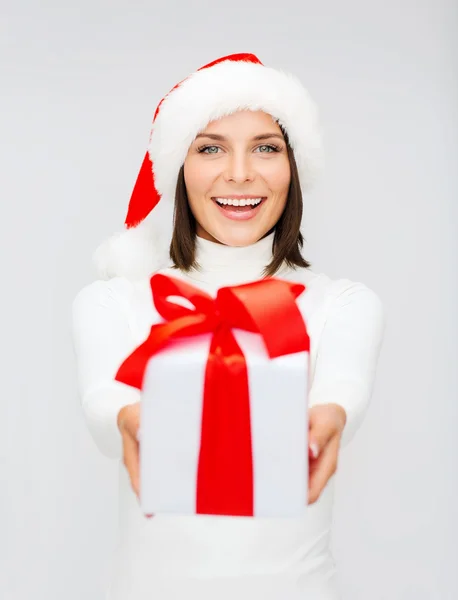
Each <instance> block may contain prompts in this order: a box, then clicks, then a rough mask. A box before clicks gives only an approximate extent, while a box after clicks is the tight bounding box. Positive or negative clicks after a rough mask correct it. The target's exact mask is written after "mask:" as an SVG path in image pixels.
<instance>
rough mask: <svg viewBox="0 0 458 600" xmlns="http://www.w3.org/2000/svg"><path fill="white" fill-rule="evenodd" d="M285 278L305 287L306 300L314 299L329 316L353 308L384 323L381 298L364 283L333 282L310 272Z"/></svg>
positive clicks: (297, 272) (291, 272)
mask: <svg viewBox="0 0 458 600" xmlns="http://www.w3.org/2000/svg"><path fill="white" fill-rule="evenodd" d="M283 277H284V278H285V279H289V280H292V281H297V282H298V283H302V284H304V285H305V288H306V293H305V294H304V298H308V299H309V301H310V299H312V300H313V303H314V304H315V305H318V306H319V307H320V308H321V309H322V310H323V311H324V312H325V313H333V312H334V311H336V310H338V309H339V308H340V307H344V306H350V305H351V306H354V307H355V310H358V309H361V311H363V312H364V311H366V312H368V313H371V314H372V315H374V316H376V317H377V318H379V319H381V320H384V305H383V303H382V300H381V298H380V296H379V295H378V294H377V293H376V292H375V291H374V290H373V289H372V288H370V287H369V286H368V285H366V284H365V283H363V282H361V281H354V280H351V279H348V278H337V279H333V278H331V277H329V276H328V275H326V274H325V273H318V272H314V271H312V270H310V269H295V270H293V269H291V270H288V272H286V273H284V274H283Z"/></svg>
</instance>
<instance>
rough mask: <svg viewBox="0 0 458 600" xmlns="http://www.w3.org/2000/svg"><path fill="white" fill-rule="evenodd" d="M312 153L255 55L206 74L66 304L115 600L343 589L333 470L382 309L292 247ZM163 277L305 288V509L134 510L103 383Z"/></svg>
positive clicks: (181, 93) (280, 85)
mask: <svg viewBox="0 0 458 600" xmlns="http://www.w3.org/2000/svg"><path fill="white" fill-rule="evenodd" d="M321 162H322V151H321V136H320V131H319V125H318V119H317V111H316V108H315V105H314V104H313V102H312V100H311V99H310V97H309V95H308V93H307V92H306V90H305V89H304V88H303V87H302V85H301V83H300V82H299V81H298V80H297V79H296V78H294V77H293V76H291V75H288V74H285V73H283V72H279V71H276V70H274V69H270V68H267V67H265V66H264V65H262V63H260V61H259V60H258V59H257V58H256V57H255V56H253V55H251V54H238V55H232V56H228V57H223V58H221V59H218V60H217V61H214V62H213V63H210V64H209V65H206V66H205V67H202V69H199V70H198V71H197V72H195V73H193V74H192V75H191V76H190V77H188V78H187V79H185V80H184V81H182V82H181V83H180V84H178V85H177V86H175V88H173V90H172V91H171V92H170V93H169V94H168V95H167V96H166V97H165V98H164V99H163V100H162V102H161V103H160V104H159V106H158V109H157V110H156V114H155V117H154V123H153V130H152V134H151V138H150V145H149V148H148V153H147V155H146V157H145V160H144V162H143V165H142V168H141V171H140V174H139V177H138V180H137V183H136V186H135V188H134V191H133V194H132V198H131V201H130V204H129V210H128V214H127V217H126V225H127V231H124V232H123V233H121V234H117V235H115V236H114V237H113V238H111V239H110V240H108V241H107V242H105V243H104V244H103V245H102V246H101V247H100V248H99V249H98V251H97V252H96V255H95V260H96V264H97V267H98V268H99V272H100V274H101V279H99V280H97V281H95V282H93V283H91V284H90V285H88V286H86V287H85V288H83V289H82V290H81V291H80V293H79V294H78V295H77V297H76V299H75V301H74V304H73V335H74V344H75V350H76V357H77V365H78V375H79V381H80V389H81V397H82V406H83V410H84V414H85V417H86V419H87V423H88V427H89V429H90V431H91V433H92V435H93V437H94V440H95V442H96V443H97V445H98V446H99V448H100V450H101V451H102V452H103V453H104V454H105V455H106V456H109V457H113V458H116V459H118V460H119V462H120V487H119V493H120V538H119V543H118V547H117V555H116V560H115V564H114V567H113V576H112V580H111V586H110V592H109V596H108V597H109V598H111V599H112V600H141V599H146V598H154V599H156V598H157V599H160V600H165V599H168V598H181V597H182V596H185V595H186V596H187V597H191V598H193V597H194V596H195V597H196V598H197V597H199V598H200V599H202V598H212V600H213V599H214V598H218V599H222V598H234V597H235V596H237V597H238V598H239V599H245V598H247V599H248V598H249V599H252V598H256V599H258V598H259V599H262V600H266V599H268V598H271V599H272V600H274V599H275V600H277V599H278V600H280V599H281V600H294V599H298V598H303V599H305V598H307V599H308V598H310V599H311V598H313V600H335V599H337V598H338V597H339V595H338V590H337V584H336V577H335V567H334V561H333V558H332V555H331V552H330V533H331V516H332V515H331V512H332V498H333V477H332V476H333V474H334V473H335V471H336V467H337V462H338V454H339V449H340V448H341V447H342V445H344V444H346V443H348V441H349V440H350V439H351V438H352V437H353V435H354V433H355V431H356V430H357V428H358V427H359V425H360V423H361V421H362V418H363V415H364V412H365V409H366V406H367V403H368V401H369V398H370V395H371V390H372V385H373V381H374V376H375V369H376V364H377V360H378V355H379V351H380V346H381V341H382V335H383V327H384V318H383V311H382V306H381V303H380V300H379V298H378V296H377V295H376V294H375V293H374V292H373V291H372V290H370V289H369V288H368V287H366V286H365V285H364V284H362V283H357V282H352V281H349V280H347V279H337V280H331V279H330V278H329V277H327V276H326V275H324V274H323V273H314V272H313V271H312V270H311V269H310V263H308V262H307V261H306V260H305V259H304V258H303V256H302V254H301V248H302V243H303V238H302V235H301V232H300V226H301V217H302V193H303V192H305V191H308V190H309V189H310V188H311V186H312V184H313V182H314V180H315V177H316V175H317V173H318V171H319V169H320V166H321ZM173 211H175V214H174V218H173ZM158 270H160V271H161V272H162V273H165V274H168V275H171V276H173V277H179V278H182V279H184V280H186V281H188V282H190V283H192V284H193V285H197V286H199V287H201V288H202V289H204V290H205V291H207V292H210V293H212V294H214V293H215V292H216V290H217V289H218V288H219V287H221V286H225V285H233V284H240V283H245V282H248V281H253V280H256V279H259V278H261V277H264V276H272V275H275V277H277V278H284V279H287V280H289V281H299V282H302V283H303V284H305V286H306V292H305V293H304V295H303V296H304V297H303V300H302V301H301V304H300V308H301V311H302V312H303V315H304V317H305V318H306V322H307V328H308V332H309V335H310V341H311V349H310V361H311V362H310V364H311V372H310V388H309V395H308V398H309V440H310V448H309V459H310V476H309V505H308V506H307V507H304V515H303V517H301V518H299V519H287V520H284V519H278V520H277V519H256V518H254V519H253V518H244V517H208V516H205V515H198V516H173V517H172V516H169V515H167V516H164V515H156V516H154V517H153V518H150V519H146V518H145V516H144V515H143V514H142V513H141V510H140V507H139V504H138V490H139V475H138V473H139V469H138V452H139V439H140V436H139V424H140V423H139V420H140V417H139V415H140V411H139V407H140V404H139V402H140V392H139V391H138V390H136V389H134V388H131V387H128V386H126V385H124V384H122V383H120V382H117V381H115V380H114V376H115V373H116V371H117V369H118V367H119V366H120V364H121V363H122V362H123V360H124V359H125V357H126V356H127V355H128V354H129V353H130V352H131V351H132V350H133V349H134V348H136V347H137V346H138V345H139V344H140V343H141V342H143V341H144V340H145V338H146V337H147V336H148V333H149V330H150V327H151V324H152V323H154V322H158V321H160V317H159V315H158V314H157V313H156V312H155V309H154V306H153V304H152V299H151V289H150V286H149V279H150V277H151V275H152V274H153V273H154V272H157V271H158ZM140 443H141V442H140Z"/></svg>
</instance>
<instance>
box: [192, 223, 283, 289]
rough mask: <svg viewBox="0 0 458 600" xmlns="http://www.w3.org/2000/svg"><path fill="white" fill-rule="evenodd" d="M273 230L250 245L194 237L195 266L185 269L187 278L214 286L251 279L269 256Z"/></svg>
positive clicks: (266, 261) (270, 254) (255, 276)
mask: <svg viewBox="0 0 458 600" xmlns="http://www.w3.org/2000/svg"><path fill="white" fill-rule="evenodd" d="M274 235H275V234H274V232H272V233H270V234H269V235H268V236H266V237H264V238H262V239H260V240H258V241H257V242H255V243H254V244H251V245H250V246H243V247H234V246H226V245H225V244H218V243H216V242H210V241H209V240H205V239H203V238H201V237H196V261H197V263H198V265H199V268H198V269H193V270H192V271H190V272H188V273H187V276H188V277H189V278H190V279H193V280H195V281H199V282H201V283H204V284H208V285H211V286H215V287H221V286H223V285H236V284H241V283H244V282H249V281H254V280H256V279H260V278H261V277H262V276H263V271H264V269H265V268H266V266H267V265H268V264H269V263H270V261H271V260H272V244H273V241H274Z"/></svg>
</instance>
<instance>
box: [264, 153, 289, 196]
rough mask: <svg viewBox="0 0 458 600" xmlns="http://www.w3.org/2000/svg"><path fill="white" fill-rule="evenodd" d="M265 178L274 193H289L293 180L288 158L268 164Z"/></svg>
mask: <svg viewBox="0 0 458 600" xmlns="http://www.w3.org/2000/svg"><path fill="white" fill-rule="evenodd" d="M264 179H265V181H266V183H267V185H268V186H269V188H270V189H271V190H272V191H273V192H274V193H276V194H278V195H285V194H287V193H288V189H289V184H290V181H291V170H290V166H289V162H288V160H285V161H278V162H276V163H275V164H274V163H273V162H272V164H270V165H266V169H265V171H264Z"/></svg>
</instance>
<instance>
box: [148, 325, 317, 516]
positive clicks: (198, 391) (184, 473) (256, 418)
mask: <svg viewBox="0 0 458 600" xmlns="http://www.w3.org/2000/svg"><path fill="white" fill-rule="evenodd" d="M279 327H281V323H280V324H279ZM232 331H233V334H234V337H235V339H236V340H237V343H238V344H239V345H240V347H241V349H242V351H243V353H244V356H245V360H246V364H247V371H248V388H249V389H248V392H249V402H250V427H251V449H252V455H251V460H252V465H253V482H252V483H253V514H252V515H247V516H254V517H298V516H301V515H303V513H304V510H305V508H306V506H307V500H308V498H307V490H308V439H307V438H308V436H307V432H308V421H307V404H308V402H307V390H308V370H309V353H308V352H296V353H294V354H289V355H285V356H280V357H277V358H269V356H268V354H267V352H266V349H265V346H264V342H263V340H262V337H261V335H259V334H257V333H251V332H247V331H242V330H239V329H233V330H232ZM211 337H212V334H201V335H197V336H193V337H189V338H184V339H180V340H179V341H174V342H172V343H170V344H169V345H167V346H166V347H165V348H163V349H161V351H160V352H159V353H158V354H156V355H155V356H153V357H152V358H150V359H149V361H148V364H147V367H146V370H145V373H144V379H143V386H142V402H141V420H140V422H141V437H140V505H141V509H142V511H143V512H144V514H158V513H173V514H181V515H193V514H197V513H198V511H197V507H196V493H197V480H198V477H197V475H198V466H199V452H200V445H201V423H202V408H203V398H204V381H205V369H206V364H207V359H208V355H209V350H210V342H211ZM213 401H217V399H214V400H213ZM233 443H234V445H236V444H237V439H234V440H233ZM206 485H211V482H206Z"/></svg>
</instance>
